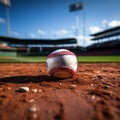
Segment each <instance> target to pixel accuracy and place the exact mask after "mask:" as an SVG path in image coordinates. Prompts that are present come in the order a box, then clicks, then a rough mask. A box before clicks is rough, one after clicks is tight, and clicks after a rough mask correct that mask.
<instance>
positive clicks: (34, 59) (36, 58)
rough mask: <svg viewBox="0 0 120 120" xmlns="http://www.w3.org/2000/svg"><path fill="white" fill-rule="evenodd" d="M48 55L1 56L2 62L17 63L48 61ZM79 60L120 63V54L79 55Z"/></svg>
mask: <svg viewBox="0 0 120 120" xmlns="http://www.w3.org/2000/svg"><path fill="white" fill-rule="evenodd" d="M46 59H47V57H46V56H29V57H0V63H16V62H18V63H19V62H26V63H29V62H46ZM77 59H78V62H82V63H86V62H90V63H93V62H96V63H99V62H118V63H120V56H78V57H77Z"/></svg>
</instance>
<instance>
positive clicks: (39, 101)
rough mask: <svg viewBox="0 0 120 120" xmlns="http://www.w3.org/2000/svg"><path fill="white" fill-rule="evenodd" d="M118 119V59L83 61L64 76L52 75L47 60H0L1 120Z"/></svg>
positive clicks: (119, 85) (119, 110)
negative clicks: (112, 60)
mask: <svg viewBox="0 0 120 120" xmlns="http://www.w3.org/2000/svg"><path fill="white" fill-rule="evenodd" d="M20 87H29V91H28V92H21V91H19V90H20ZM119 119H120V64H119V63H107V64H106V63H98V64H95V63H92V64H90V63H86V64H85V63H80V64H79V65H78V70H77V74H76V75H75V76H74V77H73V78H70V79H63V80H58V79H55V78H52V77H50V76H49V75H48V73H47V68H46V65H45V63H29V64H23V63H15V64H14V63H11V64H0V120H119Z"/></svg>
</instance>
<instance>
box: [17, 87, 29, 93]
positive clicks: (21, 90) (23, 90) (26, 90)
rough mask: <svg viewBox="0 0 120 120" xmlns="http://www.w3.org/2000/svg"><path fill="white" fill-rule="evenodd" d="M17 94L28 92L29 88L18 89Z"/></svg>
mask: <svg viewBox="0 0 120 120" xmlns="http://www.w3.org/2000/svg"><path fill="white" fill-rule="evenodd" d="M18 92H29V87H20V89H19V90H18Z"/></svg>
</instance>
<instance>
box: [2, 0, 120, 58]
mask: <svg viewBox="0 0 120 120" xmlns="http://www.w3.org/2000/svg"><path fill="white" fill-rule="evenodd" d="M119 5H120V1H119V0H0V11H1V12H0V59H3V56H4V57H5V56H15V57H18V56H47V55H48V54H49V53H50V52H52V51H54V50H56V49H60V48H64V49H68V50H71V51H72V52H74V53H75V54H76V55H77V56H106V55H107V56H119V55H120V14H119V11H120V7H119Z"/></svg>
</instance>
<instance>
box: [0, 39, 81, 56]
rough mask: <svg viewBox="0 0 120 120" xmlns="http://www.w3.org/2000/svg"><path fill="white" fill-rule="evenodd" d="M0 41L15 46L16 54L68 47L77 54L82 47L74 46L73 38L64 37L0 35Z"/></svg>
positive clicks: (45, 53) (42, 52) (75, 41)
mask: <svg viewBox="0 0 120 120" xmlns="http://www.w3.org/2000/svg"><path fill="white" fill-rule="evenodd" d="M0 41H1V42H4V43H7V44H8V45H9V46H11V47H13V48H15V49H14V51H15V52H16V53H17V55H18V56H36V55H48V54H49V53H50V52H52V51H54V50H56V49H61V48H62V49H69V50H71V51H73V52H74V53H76V54H78V53H79V51H80V50H82V47H80V46H76V44H77V40H76V39H75V38H66V39H17V38H8V37H0Z"/></svg>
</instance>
